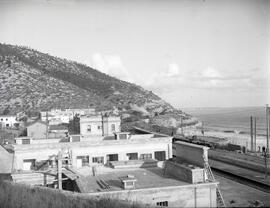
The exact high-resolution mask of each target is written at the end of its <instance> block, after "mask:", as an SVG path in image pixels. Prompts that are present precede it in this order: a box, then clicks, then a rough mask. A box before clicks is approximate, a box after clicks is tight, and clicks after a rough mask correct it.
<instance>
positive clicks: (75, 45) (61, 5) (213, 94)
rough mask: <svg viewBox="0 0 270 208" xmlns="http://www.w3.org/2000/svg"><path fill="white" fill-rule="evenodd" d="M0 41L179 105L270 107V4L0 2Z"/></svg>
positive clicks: (167, 0)
mask: <svg viewBox="0 0 270 208" xmlns="http://www.w3.org/2000/svg"><path fill="white" fill-rule="evenodd" d="M0 42H2V43H9V44H18V45H25V46H29V47H31V48H34V49H38V50H40V51H42V52H46V53H49V54H52V55H56V56H59V57H63V58H67V59H71V60H76V61H79V62H83V63H85V64H87V65H89V66H92V67H94V68H96V69H98V70H100V71H102V72H105V73H107V74H110V75H112V76H115V77H118V78H120V79H124V80H127V81H131V82H134V83H136V84H139V85H141V86H143V87H144V88H146V89H148V90H152V91H153V92H155V93H157V94H158V95H159V96H160V97H162V98H164V99H165V100H167V101H168V102H170V103H172V104H173V105H174V106H176V107H209V106H255V105H257V106H258V105H259V106H262V105H264V104H265V103H267V102H268V103H269V104H270V68H269V67H270V1H260V0H253V1H248V0H245V1H244V0H241V1H237V0H233V1H230V0H224V1H222V0H201V1H200V0H198V1H195V0H194V1H193V0H187V1H180V0H141V1H140V0H108V1H105V0H95V1H91V0H47V1H44V0H32V1H30V0H27V1H23V0H16V1H15V0H0Z"/></svg>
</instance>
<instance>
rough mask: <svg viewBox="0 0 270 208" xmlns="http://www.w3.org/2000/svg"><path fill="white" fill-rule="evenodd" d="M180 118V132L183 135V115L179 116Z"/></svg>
mask: <svg viewBox="0 0 270 208" xmlns="http://www.w3.org/2000/svg"><path fill="white" fill-rule="evenodd" d="M180 120H181V134H182V135H183V134H184V132H183V117H182V116H181V117H180Z"/></svg>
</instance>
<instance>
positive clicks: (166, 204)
mask: <svg viewBox="0 0 270 208" xmlns="http://www.w3.org/2000/svg"><path fill="white" fill-rule="evenodd" d="M157 206H158V207H167V206H168V201H162V202H157Z"/></svg>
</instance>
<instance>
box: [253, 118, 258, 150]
mask: <svg viewBox="0 0 270 208" xmlns="http://www.w3.org/2000/svg"><path fill="white" fill-rule="evenodd" d="M256 128H257V123H256V117H254V150H255V152H256V151H257V144H256V143H257V141H256V139H257V138H256V137H257V129H256Z"/></svg>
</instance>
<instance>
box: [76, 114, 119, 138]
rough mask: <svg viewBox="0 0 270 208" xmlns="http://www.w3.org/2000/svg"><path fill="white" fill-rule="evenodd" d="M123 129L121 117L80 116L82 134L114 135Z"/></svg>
mask: <svg viewBox="0 0 270 208" xmlns="http://www.w3.org/2000/svg"><path fill="white" fill-rule="evenodd" d="M120 130H121V119H120V117H115V116H113V117H108V116H89V117H88V116H82V117H81V118H80V133H81V135H83V136H84V135H86V136H89V135H95V136H96V135H99V136H112V135H114V133H115V132H120Z"/></svg>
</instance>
